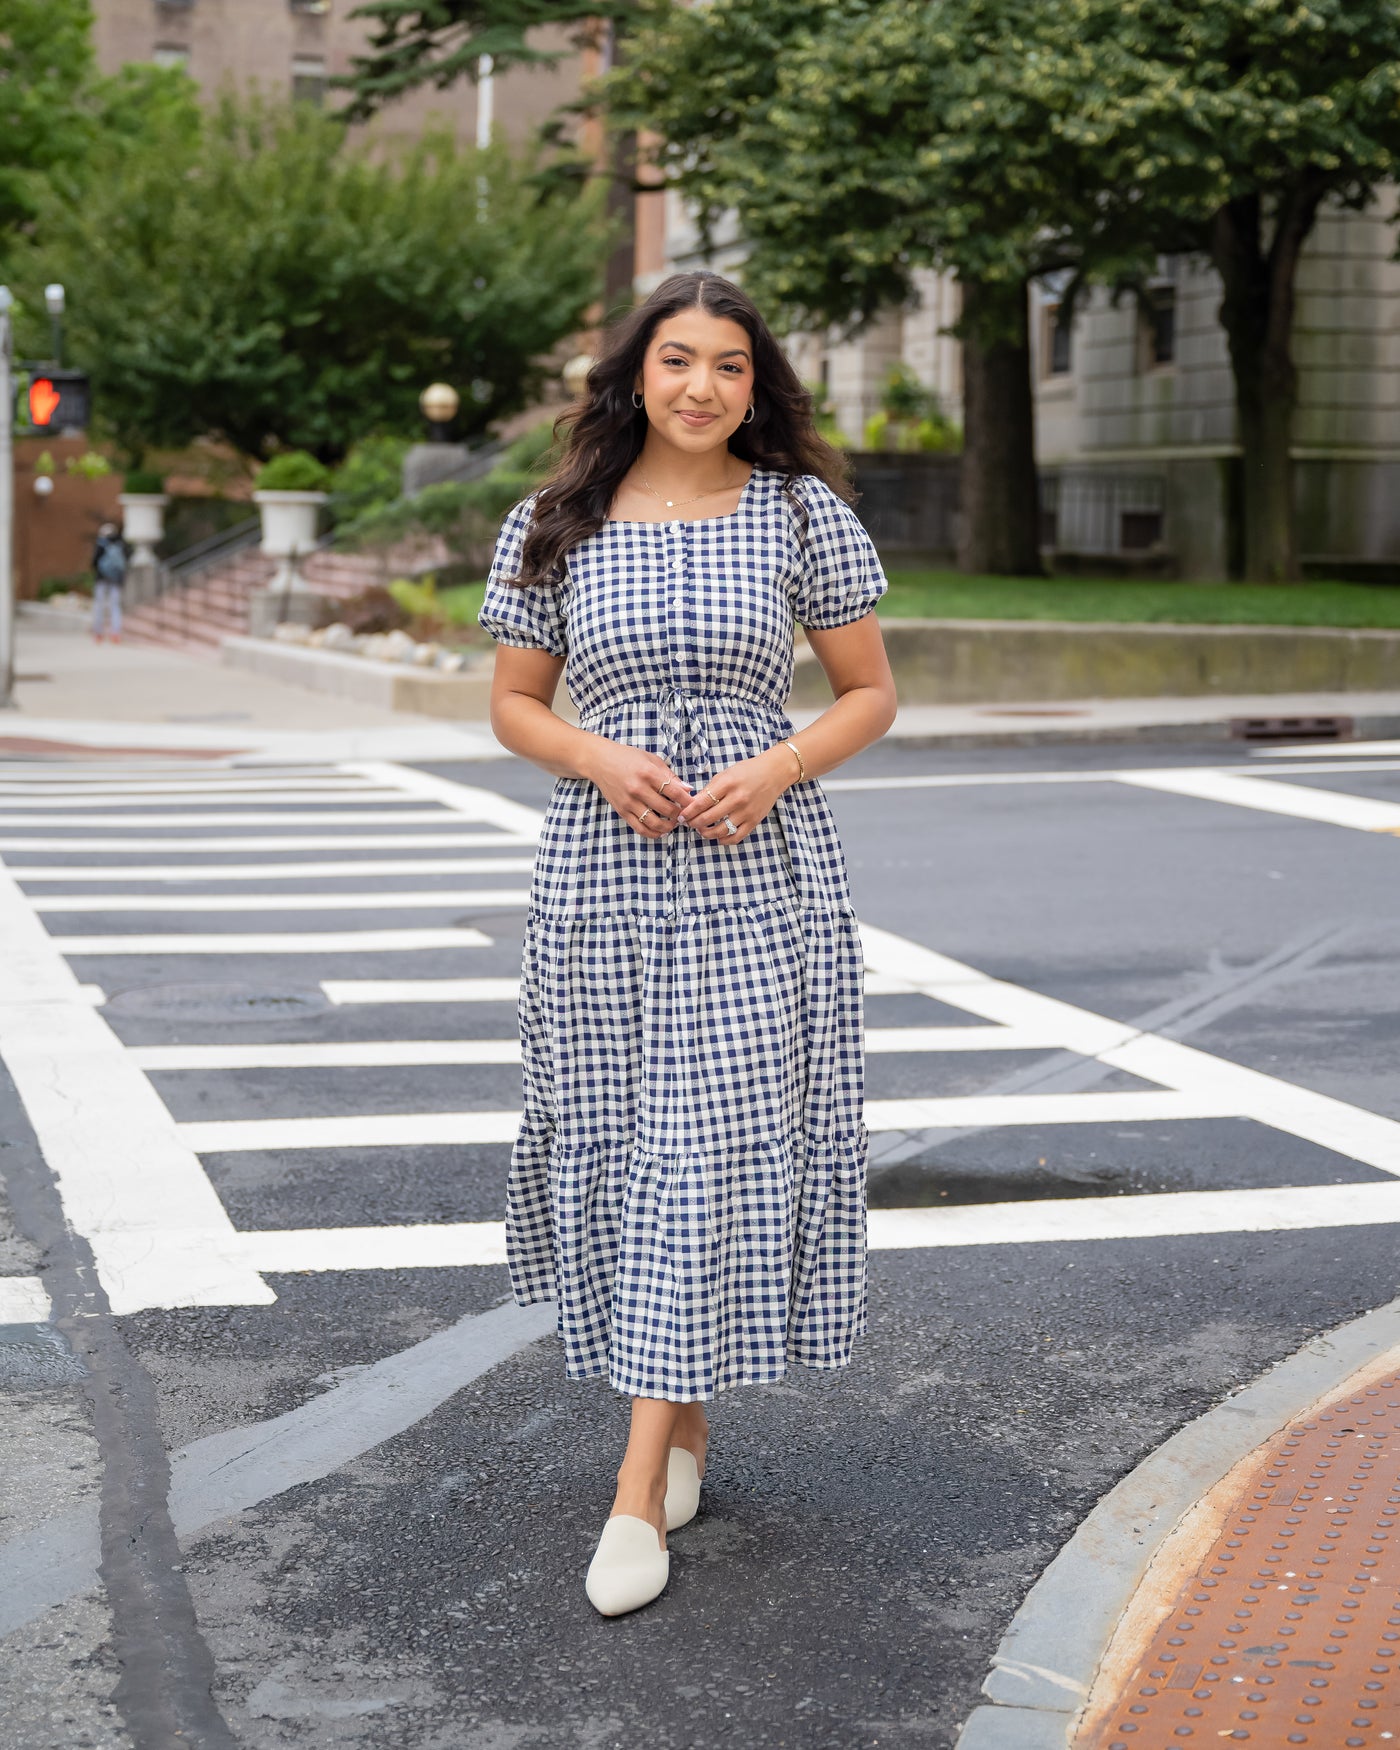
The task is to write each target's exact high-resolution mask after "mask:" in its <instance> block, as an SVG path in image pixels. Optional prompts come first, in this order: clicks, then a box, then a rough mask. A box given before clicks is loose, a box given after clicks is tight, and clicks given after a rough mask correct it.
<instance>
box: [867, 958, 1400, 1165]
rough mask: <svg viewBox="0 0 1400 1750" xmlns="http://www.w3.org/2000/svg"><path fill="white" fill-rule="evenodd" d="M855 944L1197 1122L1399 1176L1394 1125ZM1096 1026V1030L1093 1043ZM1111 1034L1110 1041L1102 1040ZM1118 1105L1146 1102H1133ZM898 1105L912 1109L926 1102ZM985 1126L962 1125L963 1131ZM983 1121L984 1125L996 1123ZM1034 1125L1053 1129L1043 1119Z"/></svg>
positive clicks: (985, 982) (1086, 1016)
mask: <svg viewBox="0 0 1400 1750" xmlns="http://www.w3.org/2000/svg"><path fill="white" fill-rule="evenodd" d="M861 939H862V942H863V944H864V950H865V957H866V960H867V961H868V962H869V963H870V964H872V965H874V966H876V967H885V966H889V967H896V966H897V967H898V968H899V971H900V974H901V976H902V977H903V978H904V979H905V980H906V982H908V983H911V984H914V985H916V986H917V987H918V988H919V989H921V990H923V991H924V992H926V993H927V994H928V995H930V996H936V997H937V998H938V999H939V1000H940V1001H942V1002H944V1003H948V1004H952V1005H955V1006H957V1007H960V1008H964V1009H967V1010H968V1011H969V1012H971V1013H973V1014H980V1015H983V1016H985V1017H987V1018H989V1019H993V1020H998V1021H1002V1022H1005V1023H1007V1024H1009V1025H1011V1026H1021V1027H1027V1028H1033V1029H1035V1030H1037V1031H1038V1032H1040V1033H1041V1034H1042V1036H1047V1037H1054V1036H1058V1038H1059V1040H1060V1043H1061V1045H1062V1046H1063V1047H1064V1048H1066V1049H1069V1050H1072V1051H1076V1052H1078V1053H1080V1054H1081V1055H1083V1056H1086V1057H1092V1058H1095V1059H1096V1060H1097V1061H1099V1062H1100V1063H1102V1064H1104V1065H1105V1067H1107V1068H1110V1069H1120V1070H1126V1071H1127V1072H1128V1073H1129V1074H1131V1075H1135V1076H1139V1077H1141V1078H1142V1079H1143V1080H1144V1081H1151V1082H1156V1083H1158V1084H1159V1085H1160V1086H1161V1088H1162V1089H1163V1090H1170V1091H1174V1092H1175V1093H1176V1094H1178V1095H1179V1096H1180V1097H1182V1098H1183V1099H1185V1100H1186V1101H1187V1102H1188V1103H1194V1104H1195V1105H1196V1107H1197V1108H1198V1114H1197V1115H1200V1116H1204V1115H1205V1114H1206V1112H1207V1111H1208V1110H1209V1108H1210V1107H1211V1106H1215V1107H1217V1109H1218V1112H1219V1114H1220V1115H1222V1116H1225V1115H1230V1116H1234V1117H1238V1118H1250V1119H1253V1120H1254V1121H1255V1122H1257V1123H1259V1124H1264V1125H1267V1126H1269V1127H1270V1128H1271V1129H1274V1130H1279V1131H1282V1132H1284V1133H1285V1134H1286V1135H1289V1136H1297V1137H1300V1138H1302V1139H1304V1140H1306V1141H1309V1142H1313V1143H1316V1144H1317V1145H1318V1146H1319V1147H1320V1148H1325V1149H1329V1150H1331V1151H1332V1152H1333V1153H1336V1154H1342V1155H1346V1156H1347V1157H1348V1158H1349V1159H1352V1160H1356V1161H1361V1162H1363V1163H1364V1164H1365V1165H1367V1166H1371V1167H1376V1168H1378V1169H1379V1170H1380V1171H1382V1172H1386V1173H1396V1174H1400V1123H1397V1122H1396V1121H1395V1120H1394V1119H1391V1118H1386V1117H1383V1116H1382V1115H1381V1114H1379V1113H1376V1112H1368V1111H1366V1110H1365V1108H1364V1107H1360V1106H1353V1105H1350V1104H1349V1103H1348V1102H1346V1101H1344V1100H1335V1099H1332V1098H1331V1097H1330V1096H1328V1095H1325V1094H1317V1093H1314V1092H1313V1091H1312V1090H1311V1089H1308V1088H1303V1087H1299V1086H1298V1085H1297V1084H1296V1083H1294V1082H1286V1081H1282V1080H1280V1079H1279V1078H1278V1077H1276V1076H1270V1075H1265V1074H1263V1073H1262V1072H1261V1071H1259V1070H1251V1069H1247V1068H1246V1067H1245V1066H1244V1065H1243V1064H1236V1063H1231V1062H1230V1061H1229V1060H1228V1059H1227V1058H1222V1057H1215V1056H1213V1055H1212V1054H1211V1053H1210V1052H1207V1051H1199V1050H1197V1049H1196V1048H1195V1047H1194V1046H1190V1045H1182V1044H1180V1043H1178V1042H1177V1041H1176V1040H1172V1039H1163V1038H1162V1037H1161V1036H1160V1035H1158V1034H1153V1033H1142V1032H1139V1031H1138V1030H1137V1029H1136V1028H1132V1027H1125V1026H1123V1025H1122V1024H1121V1023H1118V1022H1105V1020H1104V1017H1103V1016H1100V1015H1095V1014H1092V1013H1091V1012H1090V1011H1088V1010H1086V1009H1077V1008H1075V1007H1074V1006H1073V1005H1072V1004H1069V1003H1062V1002H1059V1001H1058V1000H1057V999H1055V998H1052V997H1043V996H1040V995H1039V994H1038V993H1036V992H1034V991H1028V990H1023V989H1022V988H1021V987H1020V986H1018V985H1011V984H1002V983H1000V982H999V981H998V980H994V979H989V978H987V976H986V974H984V973H981V972H979V971H977V969H976V968H975V967H971V966H965V965H963V964H962V963H961V962H959V961H955V960H950V959H949V958H948V957H947V956H946V955H942V954H937V953H935V952H934V951H933V950H932V949H929V948H924V947H921V946H920V945H919V944H918V943H917V942H909V941H906V940H905V939H904V938H903V937H902V936H895V935H890V934H888V933H887V932H885V931H883V930H877V929H875V928H873V927H872V926H870V925H862V926H861ZM1099 1027H1104V1028H1105V1029H1106V1031H1105V1033H1104V1034H1103V1035H1102V1036H1101V1037H1098V1038H1096V1033H1097V1029H1098V1028H1099ZM1113 1032H1116V1033H1117V1034H1118V1037H1116V1038H1114V1037H1110V1036H1109V1034H1111V1033H1113ZM1029 1097H1030V1096H1025V1095H995V1094H991V1095H981V1096H976V1098H977V1099H978V1100H979V1101H980V1102H981V1103H982V1104H984V1105H986V1106H988V1107H990V1108H992V1109H995V1106H996V1103H997V1102H998V1101H1000V1100H1003V1099H1008V1100H1018V1101H1019V1100H1023V1099H1026V1098H1029ZM1039 1097H1040V1098H1046V1099H1048V1098H1058V1099H1061V1100H1067V1101H1084V1100H1090V1099H1093V1100H1097V1101H1103V1100H1108V1099H1112V1098H1115V1097H1116V1098H1124V1097H1125V1096H1121V1095H1120V1096H1111V1095H1105V1094H1098V1095H1090V1094H1066V1095H1058V1096H1049V1095H1045V1096H1039ZM1126 1097H1128V1098H1133V1099H1144V1098H1151V1096H1143V1095H1131V1096H1126ZM907 1104H909V1105H910V1106H911V1107H915V1106H925V1105H928V1104H930V1102H927V1101H912V1102H907ZM935 1104H938V1105H940V1106H943V1107H945V1108H946V1107H947V1105H948V1103H947V1102H936V1103H935ZM1180 1115H1181V1116H1185V1115H1187V1114H1185V1113H1182V1114H1180ZM1084 1121H1085V1122H1086V1123H1087V1122H1091V1121H1092V1119H1091V1115H1090V1109H1088V1108H1085V1109H1084ZM986 1122H988V1121H987V1120H970V1121H969V1123H970V1124H972V1125H975V1124H979V1123H986ZM989 1122H990V1123H991V1124H993V1125H994V1124H995V1123H996V1120H995V1119H992V1120H990V1121H989ZM1044 1122H1047V1123H1048V1122H1053V1120H1052V1119H1049V1118H1047V1119H1045V1120H1044ZM927 1127H931V1126H925V1125H922V1124H918V1123H911V1124H909V1125H908V1126H907V1127H904V1126H891V1128H908V1129H911V1130H913V1129H921V1128H927ZM872 1128H874V1126H872Z"/></svg>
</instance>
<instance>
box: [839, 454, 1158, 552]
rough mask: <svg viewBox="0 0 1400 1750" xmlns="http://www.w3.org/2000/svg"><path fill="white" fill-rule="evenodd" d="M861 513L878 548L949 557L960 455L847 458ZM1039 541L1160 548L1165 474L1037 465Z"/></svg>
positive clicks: (1090, 547) (1073, 548)
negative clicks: (851, 466)
mask: <svg viewBox="0 0 1400 1750" xmlns="http://www.w3.org/2000/svg"><path fill="white" fill-rule="evenodd" d="M852 460H853V461H854V464H855V479H856V486H857V487H858V488H859V491H860V502H859V504H858V506H857V509H858V511H859V514H860V519H861V521H862V522H863V523H864V525H865V527H866V529H867V530H868V531H869V533H870V536H871V538H872V539H873V540H874V542H875V545H876V546H877V547H879V548H880V550H881V552H884V553H889V554H892V555H896V556H898V555H901V554H908V555H910V556H915V555H917V556H920V557H929V558H949V557H951V556H952V555H953V554H954V553H955V552H956V551H957V547H958V518H959V514H960V504H961V476H962V459H961V457H959V456H940V455H899V454H884V453H880V452H874V451H866V452H863V453H861V454H858V455H856V456H854V457H853V458H852ZM1039 489H1040V536H1041V546H1042V547H1044V548H1046V549H1047V550H1051V551H1058V552H1060V553H1079V554H1084V555H1102V556H1109V557H1111V556H1116V555H1127V554H1144V553H1151V552H1153V551H1155V550H1157V549H1160V547H1161V544H1162V540H1163V537H1164V535H1165V531H1166V479H1165V477H1164V476H1162V475H1160V474H1126V473H1124V474H1118V473H1114V472H1112V471H1111V470H1104V471H1102V472H1098V471H1095V470H1093V469H1088V468H1077V467H1076V468H1042V469H1041V470H1040V473H1039Z"/></svg>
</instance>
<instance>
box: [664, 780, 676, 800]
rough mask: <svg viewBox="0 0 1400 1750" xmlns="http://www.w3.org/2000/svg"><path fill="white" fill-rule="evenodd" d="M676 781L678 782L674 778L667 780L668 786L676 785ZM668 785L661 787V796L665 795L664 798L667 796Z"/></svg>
mask: <svg viewBox="0 0 1400 1750" xmlns="http://www.w3.org/2000/svg"><path fill="white" fill-rule="evenodd" d="M675 781H676V780H675V779H674V778H667V780H666V784H674V783H675ZM666 784H663V785H662V786H661V794H662V795H663V796H664V795H665V794H666Z"/></svg>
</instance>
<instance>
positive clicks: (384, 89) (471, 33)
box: [336, 0, 635, 121]
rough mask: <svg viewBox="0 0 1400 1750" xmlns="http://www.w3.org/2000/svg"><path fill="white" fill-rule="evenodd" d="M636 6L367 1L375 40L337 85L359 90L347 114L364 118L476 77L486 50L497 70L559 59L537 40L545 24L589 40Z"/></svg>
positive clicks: (560, 0)
mask: <svg viewBox="0 0 1400 1750" xmlns="http://www.w3.org/2000/svg"><path fill="white" fill-rule="evenodd" d="M634 9H635V7H634V4H633V0H603V3H602V4H601V5H599V4H593V5H589V4H587V0H427V3H426V4H425V0H363V3H362V4H361V5H359V6H357V7H356V8H355V10H354V11H353V12H352V13H351V17H352V18H363V19H367V20H369V21H370V22H371V25H372V29H371V31H370V35H369V41H368V43H367V45H366V48H365V49H364V51H363V52H362V53H361V54H359V55H356V56H355V57H354V58H353V60H352V61H351V63H350V71H349V73H347V74H346V75H345V76H344V77H343V78H342V79H339V80H337V81H336V83H337V84H339V85H342V86H345V87H347V88H348V89H349V90H350V91H351V93H352V96H351V99H350V103H349V105H348V107H347V109H346V114H347V115H348V116H349V117H350V118H351V119H352V120H355V121H363V120H364V119H366V118H367V117H368V116H371V115H373V114H374V112H375V111H376V110H378V109H380V108H382V107H383V105H384V104H386V103H389V102H391V101H392V100H393V99H394V98H396V97H401V96H402V95H403V94H404V93H405V92H406V91H411V90H413V89H414V88H415V87H418V86H421V85H434V86H436V87H437V88H438V89H439V90H445V89H446V88H447V87H448V86H449V85H455V84H456V83H457V81H458V80H460V79H475V78H476V76H477V63H478V62H479V60H480V59H481V57H482V56H483V55H490V56H491V58H492V61H493V63H494V65H495V67H496V68H497V69H500V68H503V67H508V66H512V65H515V66H519V65H522V64H525V65H529V64H531V63H534V64H537V65H540V64H543V65H547V64H549V63H550V62H551V61H554V60H557V59H558V52H557V51H551V50H548V49H544V48H542V47H541V46H540V44H539V42H538V39H536V40H535V41H533V42H532V41H530V40H529V33H530V32H531V31H536V30H538V29H539V28H540V27H541V26H543V25H572V26H574V27H576V30H577V32H578V34H579V35H580V36H581V37H582V38H584V39H585V40H586V39H587V38H588V37H590V36H591V35H592V34H593V32H594V31H595V30H596V27H597V25H598V23H599V21H600V20H603V19H610V18H623V17H626V15H627V14H628V13H629V12H631V11H633V10H634Z"/></svg>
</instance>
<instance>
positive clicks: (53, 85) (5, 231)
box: [0, 0, 93, 254]
mask: <svg viewBox="0 0 1400 1750" xmlns="http://www.w3.org/2000/svg"><path fill="white" fill-rule="evenodd" d="M91 39H92V10H91V6H90V4H89V0H5V5H4V8H3V10H0V254H3V252H5V251H6V250H7V248H8V243H9V239H10V237H11V236H12V235H13V233H14V231H15V230H16V229H17V228H18V227H20V226H22V225H24V224H26V223H28V222H29V221H30V220H31V219H32V218H33V216H34V211H35V205H36V201H37V199H38V196H39V192H40V189H41V186H42V178H43V176H44V175H45V174H46V173H48V172H50V171H52V170H53V169H55V168H56V167H58V166H59V165H62V164H63V163H65V162H67V161H70V160H73V159H77V158H80V157H81V156H82V155H83V154H84V153H85V152H86V151H87V150H88V148H89V146H90V144H91V128H90V122H89V118H88V116H87V115H86V114H85V112H84V108H83V105H82V103H81V102H80V101H79V100H80V96H81V94H82V92H83V91H84V89H85V87H86V86H87V85H88V83H89V82H90V80H91V78H92V74H93V59H92V40H91Z"/></svg>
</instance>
